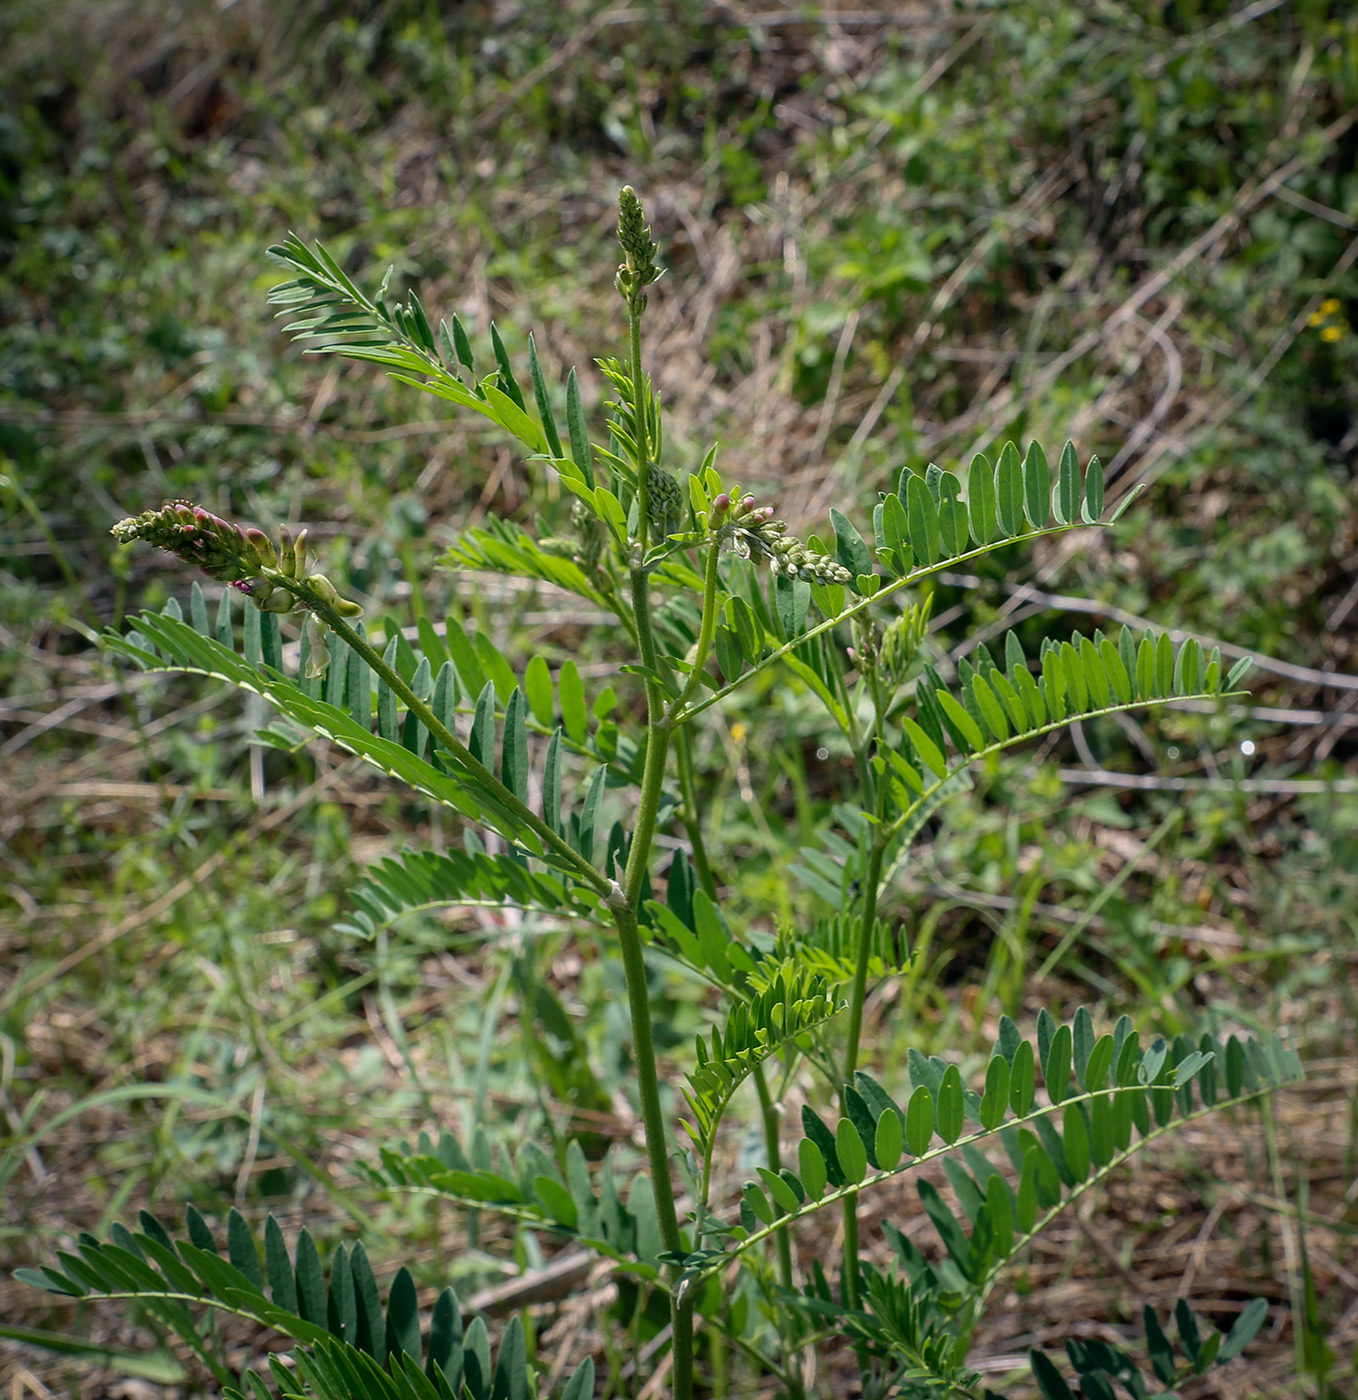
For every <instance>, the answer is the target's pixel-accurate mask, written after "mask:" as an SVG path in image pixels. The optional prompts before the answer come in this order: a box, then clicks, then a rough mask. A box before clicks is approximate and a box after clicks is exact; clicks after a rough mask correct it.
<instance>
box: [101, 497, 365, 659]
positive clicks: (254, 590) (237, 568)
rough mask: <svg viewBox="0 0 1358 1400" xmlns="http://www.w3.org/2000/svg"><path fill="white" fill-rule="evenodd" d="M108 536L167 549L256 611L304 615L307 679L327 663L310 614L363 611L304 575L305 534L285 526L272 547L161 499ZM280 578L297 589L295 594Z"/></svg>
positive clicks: (316, 577) (321, 578)
mask: <svg viewBox="0 0 1358 1400" xmlns="http://www.w3.org/2000/svg"><path fill="white" fill-rule="evenodd" d="M110 533H111V534H112V535H113V537H114V539H116V540H117V541H118V542H119V543H120V544H130V543H131V542H132V541H133V540H145V541H146V543H147V544H153V545H156V546H157V547H158V548H160V549H167V550H169V552H170V553H171V554H174V555H177V556H178V557H179V558H180V559H183V560H184V561H185V563H188V564H192V565H194V566H195V567H196V568H199V569H201V570H202V571H203V572H204V573H205V574H206V575H207V576H208V577H209V578H215V579H218V580H220V581H221V582H223V583H229V584H230V585H231V586H232V587H233V588H234V589H236V590H237V591H238V592H240V593H243V594H244V595H245V596H246V597H247V598H248V599H249V600H250V601H251V603H253V604H254V606H255V607H257V608H258V609H259V610H260V611H261V612H271V613H287V612H304V613H310V614H311V616H310V617H308V619H307V635H308V637H309V639H310V641H311V661H310V665H309V666H308V668H307V674H308V675H309V676H312V677H315V676H319V675H323V674H324V672H325V667H326V664H327V663H328V661H329V659H330V654H329V652H328V651H327V650H326V648H325V636H326V632H327V630H328V629H327V627H326V625H325V622H324V620H323V619H322V618H320V617H318V616H316V610H317V609H318V608H319V609H320V610H322V611H324V610H326V609H329V610H331V611H333V612H334V613H338V614H339V616H341V617H357V616H358V615H359V614H360V613H361V612H362V611H363V608H362V606H361V605H360V604H358V603H355V602H354V601H353V600H352V599H349V598H344V597H342V596H341V595H340V591H339V589H337V588H336V587H335V585H334V584H333V583H331V582H330V580H329V579H328V578H326V576H325V575H324V574H319V573H311V574H308V573H307V571H306V569H307V560H306V531H305V530H303V531H301V532H300V533H299V534H298V536H297V538H296V539H295V540H294V539H293V538H292V536H291V534H290V533H289V532H288V528H287V526H286V525H283V526H280V527H279V530H278V541H279V543H278V547H277V548H275V547H274V544H273V541H272V540H270V539H269V537H268V535H266V534H265V533H264V531H263V530H260V529H257V528H256V527H254V526H251V527H250V528H249V529H242V527H241V526H239V525H233V524H231V522H230V521H226V520H223V519H222V518H221V517H220V516H217V515H213V514H212V512H211V511H208V510H204V509H203V507H202V506H195V505H193V504H192V503H191V502H189V501H166V502H165V504H164V505H163V506H162V507H161V508H160V509H159V510H148V511H143V512H142V514H141V515H132V516H129V517H128V518H127V519H126V520H120V521H119V522H118V523H117V524H116V525H115V526H114V527H113V529H112V531H110ZM283 579H289V580H292V581H293V583H294V584H295V585H300V590H299V589H297V588H295V587H289V586H288V585H286V584H284V583H283V582H282V580H283Z"/></svg>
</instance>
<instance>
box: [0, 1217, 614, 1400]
mask: <svg viewBox="0 0 1358 1400" xmlns="http://www.w3.org/2000/svg"><path fill="white" fill-rule="evenodd" d="M139 1223H140V1226H141V1228H140V1229H139V1230H137V1231H131V1230H128V1229H127V1228H126V1227H125V1226H122V1225H115V1226H114V1227H113V1230H112V1233H111V1239H110V1240H109V1241H108V1242H106V1243H103V1244H101V1243H100V1242H99V1241H98V1240H96V1239H94V1238H93V1237H91V1236H84V1237H82V1238H81V1239H80V1241H79V1243H78V1245H77V1249H76V1252H75V1253H61V1254H59V1255H58V1256H57V1257H58V1259H59V1260H60V1267H59V1268H52V1267H49V1266H47V1265H44V1266H43V1267H42V1268H41V1269H40V1270H25V1271H22V1273H21V1275H20V1276H21V1277H22V1278H24V1280H25V1281H26V1282H29V1283H33V1284H35V1285H36V1286H37V1287H39V1288H45V1289H47V1290H48V1291H49V1292H53V1293H58V1294H64V1295H67V1296H69V1297H73V1298H95V1297H99V1296H108V1297H116V1298H118V1299H121V1300H123V1301H133V1300H135V1301H136V1302H137V1303H139V1304H140V1305H141V1307H142V1308H144V1309H145V1310H146V1311H147V1312H148V1313H149V1314H150V1315H151V1316H153V1317H155V1318H157V1319H158V1320H159V1321H160V1322H161V1323H162V1324H164V1325H165V1326H166V1327H167V1328H169V1329H170V1330H172V1331H173V1332H174V1333H176V1334H177V1335H178V1336H179V1337H180V1338H181V1339H182V1340H183V1341H184V1342H186V1343H187V1344H188V1345H189V1347H191V1348H192V1350H193V1351H194V1352H196V1353H197V1354H198V1355H199V1356H200V1357H202V1358H203V1360H204V1361H206V1362H207V1363H208V1364H209V1365H210V1366H211V1367H212V1369H213V1370H214V1371H215V1372H216V1374H217V1375H218V1377H219V1378H223V1377H225V1375H226V1374H227V1373H226V1371H225V1368H224V1366H223V1363H222V1362H221V1361H220V1360H219V1359H218V1357H217V1356H216V1355H215V1354H214V1352H215V1348H214V1346H213V1342H212V1339H211V1329H210V1328H208V1327H205V1326H204V1325H203V1323H202V1322H201V1321H200V1315H201V1313H202V1312H203V1311H221V1312H229V1313H233V1314H235V1315H236V1316H238V1317H244V1318H248V1319H250V1320H252V1321H253V1322H256V1323H258V1324H259V1325H260V1326H262V1327H264V1328H267V1329H269V1330H270V1331H271V1332H273V1333H275V1334H276V1335H278V1336H279V1337H282V1338H288V1339H290V1340H291V1341H293V1342H296V1343H298V1344H299V1345H298V1348H297V1350H296V1351H294V1353H293V1355H292V1365H289V1364H287V1361H286V1360H285V1359H284V1358H283V1357H280V1356H275V1357H272V1358H271V1359H270V1372H271V1375H272V1378H273V1380H274V1383H275V1384H276V1385H277V1386H278V1387H279V1393H280V1394H283V1395H296V1394H303V1395H309V1396H315V1397H316V1400H359V1398H360V1397H361V1400H465V1397H466V1396H468V1395H470V1396H471V1397H472V1400H492V1396H494V1397H503V1400H530V1397H532V1396H533V1395H534V1394H535V1393H536V1392H535V1391H534V1390H533V1388H532V1387H531V1385H530V1380H529V1371H528V1363H527V1357H526V1353H525V1350H524V1336H523V1327H522V1324H521V1323H520V1321H519V1319H518V1318H514V1319H513V1320H512V1321H511V1322H510V1324H509V1327H508V1329H507V1330H506V1332H505V1335H504V1337H503V1339H502V1340H501V1342H500V1348H499V1353H498V1358H497V1360H496V1364H495V1369H494V1371H492V1370H491V1369H490V1347H489V1343H488V1341H487V1338H486V1329H485V1324H484V1323H483V1322H482V1321H481V1320H480V1319H479V1318H477V1319H474V1320H473V1321H472V1322H471V1324H470V1326H468V1327H466V1328H465V1329H464V1327H463V1315H462V1305H461V1303H460V1302H459V1300H458V1296H457V1294H456V1293H455V1292H454V1291H453V1290H452V1289H451V1288H445V1289H444V1290H443V1291H442V1293H440V1294H439V1297H438V1300H437V1301H436V1303H435V1304H434V1308H433V1313H432V1315H431V1317H430V1319H429V1325H428V1340H427V1342H425V1341H422V1340H421V1322H420V1313H419V1307H418V1304H417V1301H416V1296H415V1284H414V1280H413V1279H412V1277H411V1275H410V1273H409V1272H408V1271H407V1270H406V1269H402V1270H401V1271H400V1272H399V1273H398V1274H397V1275H396V1277H395V1279H393V1280H392V1283H391V1287H390V1289H389V1290H388V1296H387V1303H386V1307H385V1309H384V1308H383V1306H382V1302H381V1295H380V1293H379V1290H378V1287H377V1281H376V1279H375V1278H374V1276H373V1270H372V1266H371V1264H370V1263H369V1262H368V1256H367V1253H366V1252H365V1250H364V1248H363V1246H362V1245H361V1244H358V1243H356V1244H354V1245H353V1246H352V1247H351V1248H346V1247H345V1246H344V1245H340V1246H339V1247H338V1248H337V1249H336V1250H335V1252H334V1254H333V1255H332V1256H331V1259H330V1268H329V1274H328V1279H327V1274H326V1271H325V1270H324V1269H323V1267H322V1264H321V1258H320V1255H319V1253H318V1252H317V1249H316V1245H315V1243H314V1242H313V1240H312V1238H311V1236H310V1234H308V1233H307V1231H306V1230H305V1229H303V1231H302V1233H301V1235H300V1237H299V1238H298V1241H297V1247H296V1250H295V1252H293V1253H291V1254H290V1253H289V1250H288V1247H287V1243H286V1241H285V1240H284V1237H283V1232H282V1230H281V1229H280V1228H279V1225H278V1223H277V1221H275V1220H274V1218H273V1217H272V1216H270V1217H269V1219H268V1221H267V1223H266V1225H265V1230H264V1240H263V1248H262V1249H261V1247H260V1242H259V1240H257V1239H256V1238H255V1236H254V1235H253V1234H252V1233H251V1231H250V1227H249V1225H248V1224H247V1223H246V1221H245V1218H244V1216H242V1215H241V1214H240V1213H239V1212H238V1211H235V1210H233V1211H232V1212H231V1214H230V1215H229V1217H228V1219H227V1232H226V1245H227V1248H226V1254H225V1256H223V1254H222V1251H221V1248H220V1246H219V1245H218V1243H217V1241H216V1239H215V1238H214V1237H213V1234H212V1232H211V1230H210V1229H209V1228H208V1226H207V1223H206V1222H205V1221H204V1220H203V1218H202V1216H201V1215H200V1214H199V1213H198V1212H197V1211H196V1210H194V1209H193V1207H192V1206H190V1207H189V1213H188V1219H187V1229H188V1238H187V1239H182V1238H181V1239H177V1240H176V1239H173V1238H171V1236H170V1235H169V1233H168V1232H167V1231H166V1229H165V1227H164V1226H163V1225H162V1224H161V1222H160V1221H159V1220H157V1219H156V1218H155V1217H154V1216H153V1215H150V1214H148V1213H147V1212H146V1211H143V1212H142V1213H141V1216H140V1220H139ZM299 1387H300V1389H299ZM592 1387H593V1364H592V1363H591V1362H589V1361H586V1362H585V1363H584V1365H583V1366H582V1367H581V1368H580V1370H579V1371H577V1372H576V1373H575V1375H574V1376H573V1377H572V1378H571V1380H570V1381H569V1383H568V1385H567V1388H566V1394H567V1395H588V1394H590V1393H591V1392H592ZM269 1393H270V1392H269V1391H268V1390H267V1388H265V1386H264V1384H263V1382H262V1381H261V1380H260V1378H259V1377H258V1376H257V1375H255V1374H254V1373H253V1372H251V1371H246V1372H245V1373H244V1375H242V1376H241V1378H240V1380H239V1388H238V1389H237V1388H235V1387H232V1386H230V1385H228V1386H226V1387H225V1388H224V1389H223V1391H222V1394H223V1395H224V1396H225V1397H227V1398H228V1400H254V1397H260V1396H267V1395H269Z"/></svg>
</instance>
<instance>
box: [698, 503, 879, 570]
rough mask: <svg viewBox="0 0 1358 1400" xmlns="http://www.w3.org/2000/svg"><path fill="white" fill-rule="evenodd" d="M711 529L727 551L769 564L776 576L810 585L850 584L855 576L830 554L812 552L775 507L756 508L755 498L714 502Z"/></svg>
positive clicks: (743, 557)
mask: <svg viewBox="0 0 1358 1400" xmlns="http://www.w3.org/2000/svg"><path fill="white" fill-rule="evenodd" d="M709 528H710V529H711V531H712V533H713V535H714V536H716V537H717V539H718V541H719V542H720V543H721V544H722V545H724V546H725V547H726V548H727V549H732V550H734V551H735V552H736V553H737V554H739V555H740V557H741V558H742V559H753V558H761V559H767V560H768V561H769V568H770V569H771V570H772V571H773V573H775V574H782V575H784V576H785V577H787V578H800V579H805V580H806V581H807V582H808V583H848V582H850V581H851V580H852V578H853V575H852V574H851V573H850V572H849V571H848V569H846V568H845V567H844V566H843V565H842V564H840V563H839V562H838V561H837V560H834V559H831V558H830V556H829V555H828V554H818V553H817V552H816V551H815V550H814V549H808V548H807V547H806V545H804V544H803V543H802V542H801V540H799V539H798V538H797V536H796V535H789V534H788V533H787V524H786V523H785V522H784V521H782V520H775V519H774V518H773V507H772V506H756V505H755V502H754V497H753V496H741V495H740V494H739V492H737V493H736V495H735V498H734V499H733V498H732V497H731V496H730V495H728V494H727V493H726V492H723V493H722V494H721V495H719V496H718V497H717V498H716V500H714V501H713V502H712V514H711V518H710V520H709Z"/></svg>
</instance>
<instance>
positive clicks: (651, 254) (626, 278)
mask: <svg viewBox="0 0 1358 1400" xmlns="http://www.w3.org/2000/svg"><path fill="white" fill-rule="evenodd" d="M618 242H619V243H621V244H622V251H623V254H624V259H625V260H624V262H623V263H622V265H621V266H620V267H619V268H618V275H617V277H615V278H614V285H615V286H616V287H617V289H618V295H619V296H621V297H622V299H623V300H624V301H625V302H626V303H627V304H628V306H629V307H631V308H632V310H633V311H634V312H635V313H636V314H637V315H638V316H639V315H640V314H641V313H642V312H643V311H645V309H646V297H645V296H644V294H643V289H644V288H646V287H649V286H650V284H651V283H652V282H654V281H655V279H656V278H657V277H659V276H660V269H659V268H658V267H657V266H656V265H655V255H656V245H655V244H654V243H653V242H652V241H651V230H650V228H649V227H648V226H647V224H646V215H645V212H644V211H643V210H642V207H641V200H639V199H638V198H637V195H636V191H635V190H634V189H633V188H632V187H631V185H624V186H623V187H622V189H621V190H619V192H618Z"/></svg>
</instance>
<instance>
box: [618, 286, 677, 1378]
mask: <svg viewBox="0 0 1358 1400" xmlns="http://www.w3.org/2000/svg"><path fill="white" fill-rule="evenodd" d="M628 313H629V315H628V320H629V326H630V332H631V335H630V340H631V344H630V349H631V374H632V398H633V406H634V416H635V426H636V442H637V456H638V462H637V469H638V471H639V473H640V481H639V483H638V488H639V489H638V492H637V542H636V552H635V554H634V555H633V556H632V559H631V565H630V568H629V573H630V575H631V584H632V617H633V620H634V621H635V624H636V639H637V647H638V650H639V651H640V653H641V662H642V665H643V666H645V667H646V670H647V676H646V765H645V768H644V770H643V772H642V777H641V793H640V796H639V799H638V802H637V812H636V819H635V825H634V827H633V830H632V842H631V846H630V848H629V850H628V853H627V870H626V873H625V875H624V881H623V888H622V889H621V890H617V891H615V892H614V893H613V895H611V896H610V898H609V908H610V910H611V912H612V914H613V922H614V924H615V925H616V927H617V930H618V942H619V946H620V948H621V951H622V960H623V972H624V975H625V978H626V982H627V1002H628V1007H629V1010H630V1011H631V1017H632V1043H633V1053H634V1056H635V1059H636V1065H637V1094H638V1097H639V1099H640V1101H641V1116H642V1122H643V1123H644V1125H645V1129H646V1153H647V1156H648V1158H649V1160H650V1167H651V1186H652V1189H653V1191H654V1193H655V1206H656V1216H657V1218H658V1221H659V1224H660V1237H661V1239H662V1240H663V1242H664V1245H665V1248H666V1250H667V1251H669V1252H670V1253H672V1254H682V1253H683V1252H684V1240H683V1235H682V1234H681V1233H680V1230H679V1218H678V1213H677V1211H676V1209H675V1204H674V1185H673V1182H672V1181H671V1179H670V1162H669V1152H668V1149H667V1146H666V1139H665V1117H664V1112H663V1110H662V1107H661V1102H660V1082H659V1076H658V1074H657V1072H656V1055H655V1038H654V1036H653V1034H652V1031H651V1003H650V995H649V991H648V988H647V986H646V963H645V959H644V957H643V955H642V946H641V930H640V928H639V926H638V924H637V909H638V908H639V907H640V904H641V893H642V890H643V889H644V887H645V883H646V875H647V872H648V870H649V869H650V861H651V844H652V841H653V840H654V838H655V827H656V816H657V813H658V812H659V810H660V794H661V790H662V789H663V787H664V783H665V770H666V766H667V763H668V759H669V747H670V735H671V734H672V733H673V729H674V726H673V723H672V721H671V720H670V718H669V717H668V715H667V714H666V712H665V690H664V686H663V685H662V684H661V681H660V680H659V676H660V673H661V666H660V661H659V653H658V648H657V647H656V641H655V630H654V627H653V626H652V622H651V595H650V579H649V576H648V574H647V571H646V567H645V562H644V561H645V558H646V539H647V529H648V523H649V521H648V516H649V511H650V492H649V490H648V484H647V479H646V478H647V471H648V468H649V464H650V444H649V441H648V428H647V423H646V417H647V405H646V404H644V403H643V401H642V400H643V397H644V392H643V391H644V384H645V381H644V380H643V378H642V373H641V315H640V312H639V310H638V309H637V307H636V305H635V304H629V306H628ZM677 1272H678V1270H677V1268H676V1267H674V1266H671V1268H670V1270H669V1273H670V1283H671V1292H670V1322H671V1326H672V1331H673V1341H672V1343H671V1345H672V1355H673V1363H674V1375H673V1393H674V1400H692V1395H693V1307H694V1298H693V1296H692V1295H691V1294H682V1293H681V1292H680V1291H679V1290H678V1289H677V1288H675V1287H674V1283H675V1276H676V1274H677Z"/></svg>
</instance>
